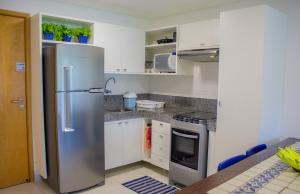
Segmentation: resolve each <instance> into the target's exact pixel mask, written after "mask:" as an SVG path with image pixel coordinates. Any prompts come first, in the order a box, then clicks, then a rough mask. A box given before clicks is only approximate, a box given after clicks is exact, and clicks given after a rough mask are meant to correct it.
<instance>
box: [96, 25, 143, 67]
mask: <svg viewBox="0 0 300 194" xmlns="http://www.w3.org/2000/svg"><path fill="white" fill-rule="evenodd" d="M94 36H95V37H94V42H95V43H94V44H95V45H97V46H100V47H103V48H104V52H105V58H104V64H105V72H120V73H126V72H129V73H132V72H133V73H141V72H144V71H145V65H144V63H145V50H144V43H145V33H144V31H143V30H139V29H136V28H129V27H124V26H118V25H113V24H107V23H96V24H95V25H94Z"/></svg>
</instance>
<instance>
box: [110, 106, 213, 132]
mask: <svg viewBox="0 0 300 194" xmlns="http://www.w3.org/2000/svg"><path fill="white" fill-rule="evenodd" d="M193 111H197V110H195V109H193V108H191V107H190V108H188V107H165V108H163V109H140V108H137V109H135V110H132V111H124V110H121V108H116V109H108V110H105V113H104V120H105V121H106V122H108V121H117V120H125V119H134V118H149V119H154V120H158V121H162V122H166V123H171V121H172V119H173V116H174V115H177V114H182V113H188V112H193ZM207 129H208V130H210V131H215V130H216V119H211V120H207Z"/></svg>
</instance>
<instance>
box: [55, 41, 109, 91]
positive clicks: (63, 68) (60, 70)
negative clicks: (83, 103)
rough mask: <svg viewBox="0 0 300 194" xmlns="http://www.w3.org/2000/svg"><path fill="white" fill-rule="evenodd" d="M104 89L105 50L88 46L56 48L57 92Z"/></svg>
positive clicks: (60, 45) (62, 46) (61, 46)
mask: <svg viewBox="0 0 300 194" xmlns="http://www.w3.org/2000/svg"><path fill="white" fill-rule="evenodd" d="M103 87H104V49H103V48H100V47H95V46H87V45H63V44H58V45H57V46H56V90H57V91H76V90H88V89H90V88H103Z"/></svg>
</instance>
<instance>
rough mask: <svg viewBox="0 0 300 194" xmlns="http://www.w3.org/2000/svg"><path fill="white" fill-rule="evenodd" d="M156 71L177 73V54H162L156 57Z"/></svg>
mask: <svg viewBox="0 0 300 194" xmlns="http://www.w3.org/2000/svg"><path fill="white" fill-rule="evenodd" d="M154 69H155V71H156V72H160V73H175V72H176V53H175V52H173V53H160V54H155V55H154Z"/></svg>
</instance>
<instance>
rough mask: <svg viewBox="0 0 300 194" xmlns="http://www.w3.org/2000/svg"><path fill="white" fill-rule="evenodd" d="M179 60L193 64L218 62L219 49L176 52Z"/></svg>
mask: <svg viewBox="0 0 300 194" xmlns="http://www.w3.org/2000/svg"><path fill="white" fill-rule="evenodd" d="M178 57H179V58H180V59H185V60H189V61H195V62H218V61H219V49H218V48H213V49H195V50H183V51H179V52H178Z"/></svg>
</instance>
